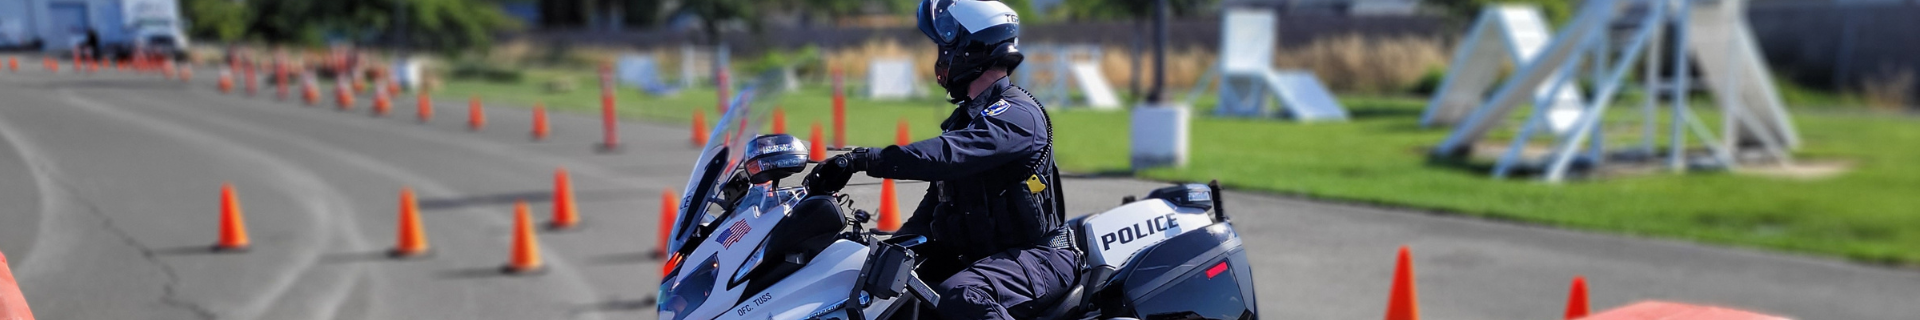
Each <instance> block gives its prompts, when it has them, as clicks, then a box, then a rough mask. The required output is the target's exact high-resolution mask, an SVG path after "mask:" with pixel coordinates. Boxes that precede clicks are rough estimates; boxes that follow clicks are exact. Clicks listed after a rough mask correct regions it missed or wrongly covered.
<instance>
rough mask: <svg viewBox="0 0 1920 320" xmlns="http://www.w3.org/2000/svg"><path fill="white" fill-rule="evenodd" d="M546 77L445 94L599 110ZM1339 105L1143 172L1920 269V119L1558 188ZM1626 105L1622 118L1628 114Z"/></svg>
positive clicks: (642, 114) (1106, 150)
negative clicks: (1793, 170)
mask: <svg viewBox="0 0 1920 320" xmlns="http://www.w3.org/2000/svg"><path fill="white" fill-rule="evenodd" d="M551 76H553V74H548V72H546V71H535V72H533V73H532V74H530V75H529V79H530V80H529V81H528V82H527V83H528V84H520V85H506V84H489V83H477V82H464V81H452V82H450V83H448V84H447V86H446V87H445V89H444V90H443V92H442V93H440V94H441V95H443V96H452V97H464V96H467V95H478V96H480V97H482V98H483V99H486V100H488V101H504V102H510V103H514V104H519V105H527V104H531V103H532V102H535V101H543V102H545V103H546V104H547V105H548V106H549V108H554V109H558V110H569V109H572V110H593V109H595V108H597V106H598V97H597V95H598V90H597V88H596V87H595V85H594V84H592V83H583V84H582V85H580V86H579V87H581V88H584V90H578V91H574V92H569V93H548V92H545V91H544V89H543V87H542V86H540V85H537V84H538V83H540V82H539V81H542V80H541V79H545V78H549V77H551ZM575 78H576V79H593V78H591V77H575ZM714 96H715V95H714V92H713V91H711V90H702V89H695V90H687V91H684V92H681V93H680V94H679V95H676V96H672V97H645V96H642V95H640V94H639V93H635V92H634V91H633V90H623V91H622V92H621V93H620V101H621V105H620V111H621V112H622V114H623V115H624V116H627V117H637V118H640V119H644V120H646V121H658V122H665V123H674V124H684V123H687V121H688V118H689V117H690V116H691V114H692V113H693V111H694V110H704V111H705V112H707V113H708V116H709V118H711V117H712V116H713V115H712V112H713V108H714V101H715V100H714ZM443 99H445V98H443ZM1626 101H1632V102H1638V100H1633V99H1623V102H1622V104H1623V106H1625V105H1630V104H1629V103H1626ZM1343 102H1344V103H1345V104H1346V106H1347V107H1348V109H1350V110H1352V111H1353V112H1354V113H1355V114H1356V117H1357V118H1356V119H1355V120H1354V121H1351V122H1346V123H1314V124H1298V123H1290V122H1282V121H1275V120H1271V119H1223V118H1213V117H1209V116H1205V115H1206V114H1208V113H1207V112H1206V111H1205V110H1204V109H1202V110H1196V111H1194V114H1195V115H1196V117H1195V119H1194V122H1193V124H1192V130H1193V132H1192V141H1191V157H1192V158H1191V163H1190V165H1189V166H1188V167H1187V168H1185V169H1155V170H1148V171H1144V172H1138V173H1135V175H1136V176H1139V177H1143V178H1148V179H1157V180H1170V181H1205V180H1211V179H1219V180H1221V181H1222V182H1223V183H1225V184H1227V185H1228V186H1230V187H1233V188H1237V189H1246V190H1261V191H1267V192H1273V193H1281V194H1291V195H1300V196H1306V197H1312V198H1319V199H1329V200H1336V201H1351V202H1361V203H1376V204H1385V205H1391V206H1397V207H1408V208H1418V209H1429V210H1437V211H1443V212H1450V213H1456V214H1464V215H1470V216H1479V217H1488V218H1495V219H1503V220H1513V221H1523V222H1528V223H1536V224H1542V225H1549V226H1555V227H1563V228H1571V229H1582V230H1597V231H1605V232H1614V233H1621V234H1628V235H1639V236H1654V237H1664V238H1677V239H1686V240H1693V241H1701V242H1708V243H1718V244H1729V245H1737V246H1749V247H1759V248H1768V249H1775V250H1784V251H1791V252H1802V253H1810V254H1817V255H1828V256H1836V257H1843V258H1846V259H1851V260H1855V261H1864V262H1873V263H1888V264H1897V265H1907V266H1912V265H1920V196H1916V195H1920V148H1915V147H1914V146H1916V145H1915V144H1914V142H1916V141H1920V120H1916V119H1915V118H1911V117H1900V116H1885V115H1880V116H1875V115H1872V114H1862V113H1859V112H1821V111H1805V112H1800V113H1799V114H1797V115H1796V117H1797V118H1796V121H1797V123H1798V125H1799V128H1800V132H1801V133H1802V135H1803V138H1804V139H1805V147H1804V148H1802V150H1800V152H1799V159H1801V160H1802V161H1844V162H1848V163H1851V164H1852V169H1851V170H1850V171H1848V172H1846V173H1844V174H1841V175H1839V176H1836V177H1831V178H1823V179H1794V178H1782V177H1770V176H1760V175H1749V174H1729V173H1692V174H1665V173H1661V174H1648V175H1635V176H1623V177H1613V178H1603V179H1600V180H1587V181H1574V182H1570V183H1565V184H1560V185H1550V184H1545V183H1541V182H1537V181H1536V180H1533V179H1510V180H1496V179H1491V178H1489V177H1488V176H1487V174H1486V173H1485V172H1484V171H1481V170H1473V169H1467V168H1462V167H1458V166H1449V165H1435V164H1429V163H1428V162H1427V158H1426V151H1427V149H1428V148H1430V147H1431V146H1432V145H1434V144H1435V143H1437V142H1439V141H1440V140H1441V139H1442V138H1443V137H1444V136H1445V135H1446V132H1445V131H1444V130H1432V129H1423V128H1420V127H1419V125H1418V120H1419V116H1420V112H1421V109H1422V108H1423V107H1424V106H1425V101H1423V100H1418V99H1412V98H1365V99H1343ZM780 104H781V105H782V106H783V108H785V110H786V112H787V115H788V121H789V130H791V131H793V133H795V134H796V135H800V136H804V135H805V133H806V131H805V130H806V129H807V125H808V124H809V123H812V122H816V121H818V122H820V123H822V124H826V125H830V122H828V121H829V120H828V115H829V108H830V99H829V95H828V90H826V89H825V88H818V87H810V88H805V89H802V90H801V91H799V92H795V93H791V94H786V95H784V96H781V103H780ZM1201 104H1203V105H1204V104H1208V103H1207V102H1204V101H1203V102H1201ZM948 106H949V105H947V104H945V103H943V102H941V101H938V100H931V99H927V100H918V101H895V102H882V101H866V100H862V99H857V98H850V99H849V101H848V122H849V128H848V133H849V134H850V137H849V143H851V144H854V145H868V146H875V145H886V144H891V143H892V141H893V139H894V137H893V133H894V126H895V124H896V122H897V121H900V120H901V119H905V120H906V121H908V122H909V123H911V125H912V128H913V131H912V132H913V134H914V136H915V137H916V138H925V137H929V136H932V135H935V134H937V132H936V129H934V128H935V124H936V123H937V122H938V121H940V120H941V119H942V118H944V117H945V116H946V114H947V112H948V110H949V108H948ZM1696 106H1705V104H1699V103H1696ZM1618 109H1619V110H1615V111H1614V112H1616V114H1622V115H1624V114H1630V113H1628V112H1630V111H1629V110H1627V109H1631V108H1627V107H1622V108H1618ZM1700 110H1707V109H1706V108H1701V109H1700ZM1053 114H1054V116H1053V118H1054V123H1055V126H1056V128H1055V131H1056V133H1057V135H1058V140H1057V143H1058V148H1059V149H1058V152H1059V154H1060V158H1059V161H1060V164H1061V166H1062V167H1063V168H1064V169H1066V170H1069V171H1074V172H1083V173H1091V172H1127V161H1128V160H1127V159H1128V156H1127V150H1128V146H1127V138H1126V137H1127V133H1128V132H1127V130H1128V129H1127V123H1128V121H1127V114H1126V113H1124V112H1095V111H1086V110H1074V109H1068V110H1054V112H1053ZM1702 117H1703V118H1705V119H1708V120H1707V121H1706V122H1707V123H1710V124H1712V123H1717V122H1718V121H1717V120H1714V119H1717V115H1714V114H1712V113H1711V112H1706V111H1702ZM1629 118H1632V117H1628V116H1617V117H1610V119H1616V120H1612V121H1613V122H1610V123H1609V124H1608V128H1609V131H1610V132H1611V131H1612V130H1615V129H1619V128H1616V127H1621V126H1627V125H1629V124H1630V123H1623V122H1630V121H1629V120H1624V119H1629ZM1659 121H1666V120H1665V119H1660V120H1659ZM1661 128H1662V130H1664V128H1665V127H1664V125H1663V126H1662V127H1661ZM1619 130H1626V131H1629V132H1630V131H1631V130H1629V129H1619ZM1716 132H1717V130H1716ZM1503 134H1505V133H1496V135H1503ZM1610 138H1612V139H1610V140H1621V139H1625V140H1627V141H1637V140H1633V139H1635V138H1625V137H1613V136H1610Z"/></svg>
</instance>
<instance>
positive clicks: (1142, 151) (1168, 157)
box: [1129, 0, 1190, 171]
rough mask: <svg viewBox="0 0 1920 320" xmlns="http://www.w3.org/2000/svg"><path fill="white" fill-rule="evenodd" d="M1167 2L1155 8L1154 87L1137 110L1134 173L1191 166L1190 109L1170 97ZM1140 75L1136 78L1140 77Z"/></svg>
mask: <svg viewBox="0 0 1920 320" xmlns="http://www.w3.org/2000/svg"><path fill="white" fill-rule="evenodd" d="M1167 10H1168V8H1167V0H1158V1H1155V2H1154V5H1153V13H1154V15H1153V87H1152V89H1149V91H1148V92H1147V99H1146V101H1145V102H1142V103H1141V104H1140V105H1139V106H1136V107H1134V108H1133V114H1132V121H1131V124H1132V129H1133V130H1131V132H1130V133H1129V135H1130V137H1129V138H1130V140H1131V142H1130V145H1131V147H1132V150H1131V159H1130V160H1131V161H1130V163H1131V164H1132V167H1133V170H1134V171H1139V170H1142V169H1149V168H1156V167H1183V166H1186V164H1187V132H1188V130H1187V123H1188V117H1190V115H1189V112H1188V111H1187V106H1184V105H1179V104H1176V103H1171V102H1169V101H1167V100H1168V99H1167V98H1166V92H1165V91H1166V70H1167V69H1166V64H1167V58H1166V53H1167V19H1168V17H1167V16H1168V12H1167ZM1137 76H1138V75H1136V77H1137Z"/></svg>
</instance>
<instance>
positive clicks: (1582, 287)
mask: <svg viewBox="0 0 1920 320" xmlns="http://www.w3.org/2000/svg"><path fill="white" fill-rule="evenodd" d="M1585 317H1587V277H1582V276H1574V277H1573V292H1572V293H1569V294H1568V295H1567V320H1573V319H1579V318H1585Z"/></svg>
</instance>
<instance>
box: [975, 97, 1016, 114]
mask: <svg viewBox="0 0 1920 320" xmlns="http://www.w3.org/2000/svg"><path fill="white" fill-rule="evenodd" d="M1011 107H1013V105H1011V104H1008V103H1007V100H1000V101H999V102H994V103H993V105H990V106H987V107H986V108H985V109H981V110H980V115H982V116H988V117H992V116H998V115H1000V114H1002V113H1007V109H1009V108H1011Z"/></svg>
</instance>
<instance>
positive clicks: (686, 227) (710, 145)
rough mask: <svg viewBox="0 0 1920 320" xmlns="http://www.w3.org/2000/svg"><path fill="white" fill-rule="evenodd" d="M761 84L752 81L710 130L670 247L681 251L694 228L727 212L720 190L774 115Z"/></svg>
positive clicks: (682, 201) (689, 180) (685, 191)
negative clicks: (754, 83)
mask: <svg viewBox="0 0 1920 320" xmlns="http://www.w3.org/2000/svg"><path fill="white" fill-rule="evenodd" d="M756 82H758V83H766V82H765V81H756ZM757 87H758V86H757V85H753V84H749V85H747V86H746V87H745V88H743V89H742V90H740V93H738V94H736V95H734V96H733V97H732V99H729V100H728V102H727V103H726V106H727V108H726V111H725V112H722V113H721V115H720V119H719V120H718V121H716V122H714V126H713V130H712V131H711V132H709V133H707V144H706V146H705V147H703V148H702V149H701V151H700V157H699V158H696V159H694V163H693V172H692V174H691V176H689V177H688V178H687V186H686V188H685V189H682V191H681V193H680V194H681V198H680V208H679V209H680V215H679V216H678V217H677V218H676V219H674V223H673V232H672V236H671V237H670V238H671V241H669V242H668V249H670V250H672V251H678V250H679V249H680V248H681V246H682V245H684V244H686V242H687V240H688V238H689V237H690V236H692V235H693V233H692V231H694V230H698V229H700V228H701V227H705V226H707V225H708V224H711V223H713V222H714V221H718V220H719V219H720V218H721V215H722V214H725V213H726V212H727V210H726V208H724V207H723V206H724V205H723V202H722V201H721V200H720V199H719V195H720V194H721V193H720V190H719V189H720V188H721V187H722V186H724V185H725V184H726V182H727V181H731V180H733V179H734V175H737V174H742V173H741V171H740V165H741V164H742V163H743V161H742V158H743V157H745V155H746V152H742V151H740V150H743V148H744V146H746V144H747V141H748V140H752V139H753V137H755V136H758V135H760V133H761V132H760V131H761V130H760V128H762V127H765V125H766V123H767V122H768V118H769V117H771V115H772V110H773V108H772V106H771V103H773V102H772V100H773V99H772V97H768V96H764V95H763V93H764V92H763V91H762V90H757Z"/></svg>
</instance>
